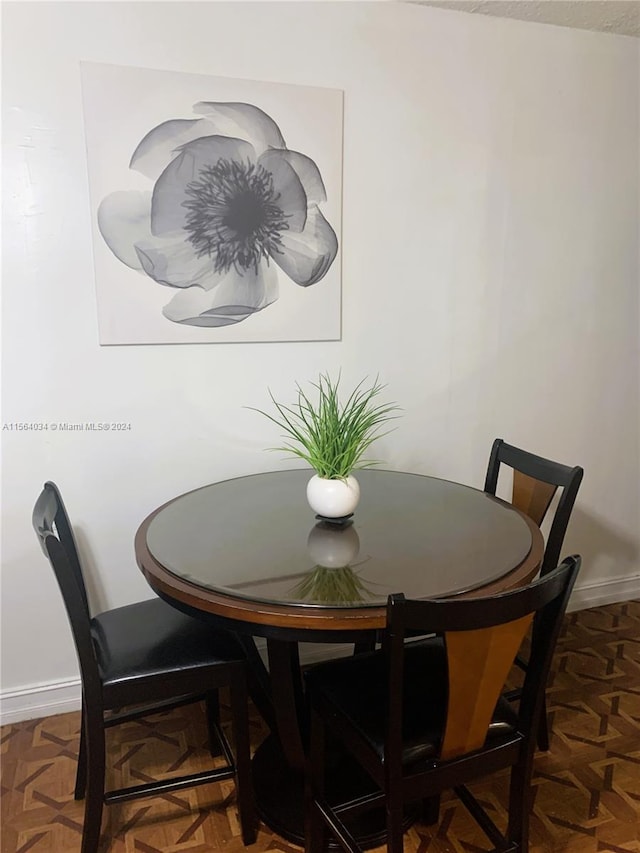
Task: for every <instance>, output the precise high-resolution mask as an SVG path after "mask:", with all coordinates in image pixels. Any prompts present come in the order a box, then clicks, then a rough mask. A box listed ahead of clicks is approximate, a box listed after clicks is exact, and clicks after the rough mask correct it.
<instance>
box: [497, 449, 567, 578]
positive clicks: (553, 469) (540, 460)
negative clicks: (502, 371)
mask: <svg viewBox="0 0 640 853" xmlns="http://www.w3.org/2000/svg"><path fill="white" fill-rule="evenodd" d="M501 464H504V465H508V466H509V467H510V468H513V491H512V497H511V503H512V504H513V506H515V507H516V508H517V509H519V510H520V511H521V512H524V513H525V514H526V515H528V516H529V518H531V519H532V520H533V521H535V523H536V524H537V525H538V527H540V525H541V524H542V522H543V520H544V517H545V515H546V514H547V510H548V509H549V506H550V504H551V501H552V500H553V496H554V495H555V493H556V491H557V490H558V488H561V489H562V494H561V495H560V500H559V501H558V505H557V507H556V511H555V514H554V516H553V521H552V523H551V528H550V530H549V536H548V538H547V545H546V548H545V552H544V558H543V561H542V567H541V574H543V575H544V574H546V572H549V571H551V570H552V569H554V568H555V567H556V566H557V565H558V563H559V562H560V551H561V550H562V543H563V542H564V536H565V533H566V532H567V525H568V524H569V519H570V517H571V512H572V510H573V505H574V503H575V500H576V495H577V494H578V489H579V488H580V483H581V482H582V476H583V474H584V471H583V469H582V468H581V467H580V466H579V465H576V466H575V467H574V468H570V467H569V466H568V465H561V464H560V463H559V462H552V461H551V460H550V459H545V458H544V457H542V456H536V455H535V454H533V453H529V452H528V451H526V450H521V449H520V448H519V447H514V446H513V445H511V444H507V443H506V442H505V441H503V440H502V439H501V438H496V440H495V441H494V442H493V447H492V448H491V456H490V457H489V465H488V467H487V476H486V480H485V484H484V490H485V492H488V493H489V494H490V495H495V493H496V487H497V484H498V474H499V471H500V465H501Z"/></svg>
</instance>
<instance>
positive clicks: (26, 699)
mask: <svg viewBox="0 0 640 853" xmlns="http://www.w3.org/2000/svg"><path fill="white" fill-rule="evenodd" d="M639 597H640V575H635V576H634V577H631V578H629V577H626V578H612V579H610V580H603V581H597V582H596V583H591V584H586V585H584V586H580V587H578V588H577V589H575V590H574V591H573V595H572V596H571V601H570V602H569V608H568V609H569V610H570V611H573V610H586V609H587V608H589V607H599V606H601V605H603V604H613V603H615V602H616V601H628V600H629V599H631V598H639ZM257 645H258V648H259V650H260V651H261V652H263V651H264V650H263V646H265V645H266V644H265V643H264V641H258V644H257ZM352 649H353V646H352V645H350V644H345V643H340V644H335V645H334V644H327V643H309V644H307V643H303V644H302V645H301V646H300V660H301V663H303V664H309V663H317V662H318V661H321V660H328V659H329V658H334V657H342V656H343V655H345V654H350V653H351V650H352ZM80 696H81V691H80V679H79V678H72V679H67V680H65V681H51V682H46V683H40V684H30V685H26V686H24V687H20V688H17V689H14V690H4V691H2V692H0V725H7V724H8V723H17V722H20V721H21V720H32V719H34V718H35V717H49V716H51V715H52V714H64V713H66V712H67V711H79V710H80Z"/></svg>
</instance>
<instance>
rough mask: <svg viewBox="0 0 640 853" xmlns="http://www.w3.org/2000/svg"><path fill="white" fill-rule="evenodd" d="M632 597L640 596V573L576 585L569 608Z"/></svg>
mask: <svg viewBox="0 0 640 853" xmlns="http://www.w3.org/2000/svg"><path fill="white" fill-rule="evenodd" d="M632 598H640V575H634V576H633V577H624V578H610V579H609V580H603V581H596V582H595V583H590V584H584V585H582V586H579V587H576V588H575V589H574V590H573V593H572V595H571V599H570V601H569V607H568V608H567V610H569V611H574V610H587V609H588V608H590V607H601V606H602V605H603V604H615V603H616V602H617V601H630V600H631V599H632Z"/></svg>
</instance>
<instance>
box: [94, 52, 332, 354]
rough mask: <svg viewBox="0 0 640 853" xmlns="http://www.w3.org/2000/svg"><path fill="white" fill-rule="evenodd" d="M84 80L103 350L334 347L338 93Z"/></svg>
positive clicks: (104, 68) (184, 79)
mask: <svg viewBox="0 0 640 853" xmlns="http://www.w3.org/2000/svg"><path fill="white" fill-rule="evenodd" d="M82 82H83V96H84V103H85V123H86V129H87V150H88V160H89V176H90V185H91V195H92V206H94V207H95V223H94V224H95V226H97V230H96V231H95V232H94V233H95V241H94V243H95V264H96V287H97V292H98V316H99V325H100V340H101V343H104V344H117V343H123V344H124V343H172V342H176V343H179V342H207V341H209V342H222V341H273V340H279V341H285V340H335V339H339V337H340V269H339V241H338V234H339V233H340V185H341V149H342V93H341V92H338V91H335V90H330V89H329V90H327V89H315V88H309V87H299V86H288V85H281V84H267V83H259V82H252V81H242V80H227V79H225V78H213V77H203V76H202V75H191V74H180V73H174V72H162V71H150V70H147V69H136V68H123V67H119V66H109V65H98V64H94V63H83V65H82ZM205 93H206V95H207V97H205V98H203V97H201V96H202V95H203V94H205ZM285 129H286V130H287V132H288V130H291V131H292V132H293V134H294V136H293V137H292V138H293V139H294V142H293V143H292V144H291V146H289V145H287V143H286V142H285V138H284V135H283V132H284V131H285ZM141 130H142V131H143V132H141ZM128 146H129V150H127V147H128Z"/></svg>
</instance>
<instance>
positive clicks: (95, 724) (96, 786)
mask: <svg viewBox="0 0 640 853" xmlns="http://www.w3.org/2000/svg"><path fill="white" fill-rule="evenodd" d="M85 736H86V750H87V762H86V766H87V768H88V771H89V772H88V779H87V786H86V801H85V807H84V827H83V830H82V847H81V853H97V850H98V844H99V842H100V827H101V824H102V807H103V805H104V777H105V742H104V741H105V739H104V724H103V716H102V712H101V711H98V712H97V713H96V712H92V711H91V710H89V709H87V710H86V711H85Z"/></svg>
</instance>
